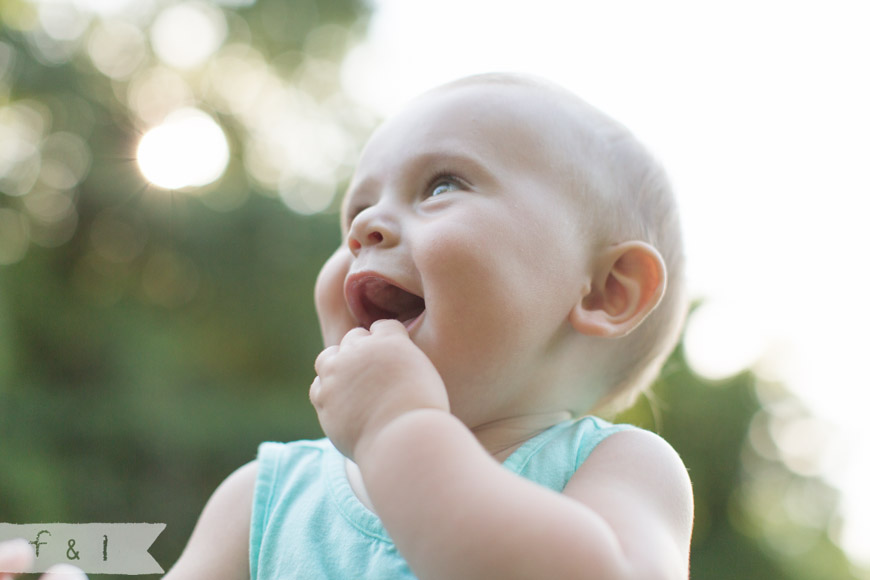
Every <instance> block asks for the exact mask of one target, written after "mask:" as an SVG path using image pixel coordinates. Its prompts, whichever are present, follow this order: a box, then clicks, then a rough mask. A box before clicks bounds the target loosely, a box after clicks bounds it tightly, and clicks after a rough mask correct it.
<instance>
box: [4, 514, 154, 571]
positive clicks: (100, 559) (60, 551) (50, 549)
mask: <svg viewBox="0 0 870 580" xmlns="http://www.w3.org/2000/svg"><path fill="white" fill-rule="evenodd" d="M165 528H166V524H57V523H53V524H4V523H0V542H2V541H5V540H11V539H15V538H24V539H25V540H27V541H28V542H29V543H30V545H31V546H33V548H34V552H36V558H35V560H34V567H33V569H31V570H0V572H7V573H9V572H11V573H22V572H45V571H46V570H48V569H49V568H50V567H51V566H53V565H55V564H72V565H73V566H76V567H77V568H80V569H81V570H83V571H84V572H85V573H87V574H124V575H137V574H162V573H163V568H161V567H160V564H158V563H157V561H156V560H155V559H154V558H153V557H152V556H151V554H149V553H148V548H150V547H151V544H153V543H154V540H156V539H157V536H159V535H160V532H162V531H163V530H164V529H165Z"/></svg>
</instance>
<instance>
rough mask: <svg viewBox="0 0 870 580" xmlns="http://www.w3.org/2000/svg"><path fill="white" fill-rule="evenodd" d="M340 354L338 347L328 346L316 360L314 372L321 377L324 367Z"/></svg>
mask: <svg viewBox="0 0 870 580" xmlns="http://www.w3.org/2000/svg"><path fill="white" fill-rule="evenodd" d="M337 354H338V346H328V347H326V348H325V349H323V351H322V352H321V353H320V354H319V355H317V358H316V359H314V371H315V372H316V373H317V374H318V375H319V374H321V372H322V371H323V365H325V364H326V362H327V361H329V360H330V359H332V358H333V357H334V356H335V355H337Z"/></svg>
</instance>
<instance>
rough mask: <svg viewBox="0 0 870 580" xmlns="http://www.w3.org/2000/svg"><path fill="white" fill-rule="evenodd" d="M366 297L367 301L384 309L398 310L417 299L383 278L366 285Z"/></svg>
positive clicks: (403, 308)
mask: <svg viewBox="0 0 870 580" xmlns="http://www.w3.org/2000/svg"><path fill="white" fill-rule="evenodd" d="M366 298H368V300H369V302H371V303H372V304H374V305H375V306H377V307H378V308H382V309H384V310H391V311H393V312H400V311H402V310H405V308H407V307H409V306H411V305H412V304H413V303H414V301H415V300H418V298H417V297H416V296H414V295H413V294H409V293H408V292H405V291H404V290H402V289H401V288H398V287H396V286H393V285H392V284H389V283H387V282H384V281H383V280H377V281H373V282H370V283H369V284H368V285H367V286H366Z"/></svg>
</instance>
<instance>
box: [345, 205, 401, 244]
mask: <svg viewBox="0 0 870 580" xmlns="http://www.w3.org/2000/svg"><path fill="white" fill-rule="evenodd" d="M398 232H399V227H398V224H397V223H396V220H395V219H394V218H393V217H391V216H389V215H387V213H386V211H384V210H382V209H379V208H377V207H370V208H368V209H366V210H363V211H362V212H361V213H360V214H359V215H357V216H356V217H355V218H354V220H353V223H352V224H351V227H350V232H348V236H347V245H348V247H349V248H350V251H351V252H352V253H353V254H354V255H356V254H358V253H359V252H360V251H361V250H362V249H363V248H366V247H376V246H379V247H389V246H392V245H395V244H396V243H397V242H398V237H399V236H398Z"/></svg>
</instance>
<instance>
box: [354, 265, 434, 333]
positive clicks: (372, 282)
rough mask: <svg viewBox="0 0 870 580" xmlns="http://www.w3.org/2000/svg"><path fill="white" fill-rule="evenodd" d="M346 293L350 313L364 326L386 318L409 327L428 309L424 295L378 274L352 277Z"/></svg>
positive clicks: (368, 326)
mask: <svg viewBox="0 0 870 580" xmlns="http://www.w3.org/2000/svg"><path fill="white" fill-rule="evenodd" d="M345 295H346V296H347V304H348V306H349V307H350V310H351V312H352V313H353V315H354V317H355V318H356V319H357V320H358V321H359V323H360V326H362V327H364V328H365V329H369V328H370V327H371V325H372V324H373V323H374V322H375V321H376V320H382V319H385V318H388V319H393V320H398V321H399V322H401V323H402V324H404V325H405V327H409V326H410V325H411V324H412V323H413V322H414V321H415V320H416V319H417V318H418V317H419V316H420V315H421V314H423V311H424V310H426V303H425V302H424V301H423V298H421V297H420V296H417V295H415V294H411V293H410V292H408V291H407V290H404V289H402V288H399V287H398V286H396V285H395V284H393V283H391V282H389V281H387V280H385V279H383V278H380V277H378V276H362V277H360V278H357V279H352V280H351V281H350V282H349V283H348V285H347V289H346V292H345Z"/></svg>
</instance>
